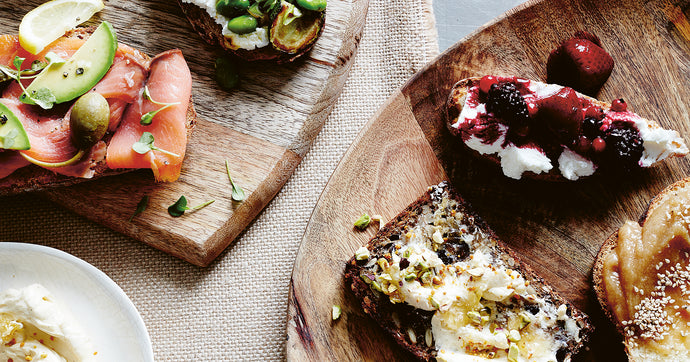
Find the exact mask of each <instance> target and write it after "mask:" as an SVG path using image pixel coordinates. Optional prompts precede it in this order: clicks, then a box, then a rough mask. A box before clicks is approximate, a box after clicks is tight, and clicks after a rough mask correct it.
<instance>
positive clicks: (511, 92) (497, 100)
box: [486, 82, 529, 125]
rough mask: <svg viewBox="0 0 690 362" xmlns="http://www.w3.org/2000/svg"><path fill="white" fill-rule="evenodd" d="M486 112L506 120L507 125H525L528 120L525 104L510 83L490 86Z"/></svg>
mask: <svg viewBox="0 0 690 362" xmlns="http://www.w3.org/2000/svg"><path fill="white" fill-rule="evenodd" d="M486 110H487V111H489V112H492V113H493V114H494V115H495V116H497V117H499V118H502V119H504V120H506V121H507V123H508V125H513V124H515V125H521V124H525V123H526V122H527V119H528V118H529V111H528V110H527V103H525V99H524V98H522V95H521V94H520V92H519V91H518V90H517V88H516V87H515V84H514V83H511V82H506V83H500V84H499V83H496V84H493V85H491V89H489V95H488V98H487V101H486Z"/></svg>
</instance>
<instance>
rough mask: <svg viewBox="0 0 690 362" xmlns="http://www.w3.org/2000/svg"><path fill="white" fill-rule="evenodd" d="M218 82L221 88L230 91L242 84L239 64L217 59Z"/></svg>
mask: <svg viewBox="0 0 690 362" xmlns="http://www.w3.org/2000/svg"><path fill="white" fill-rule="evenodd" d="M216 82H218V85H219V86H221V88H223V89H225V90H230V89H232V88H235V87H237V85H238V84H239V83H240V74H239V70H238V69H237V64H235V63H234V62H232V61H231V60H230V59H228V58H218V59H216Z"/></svg>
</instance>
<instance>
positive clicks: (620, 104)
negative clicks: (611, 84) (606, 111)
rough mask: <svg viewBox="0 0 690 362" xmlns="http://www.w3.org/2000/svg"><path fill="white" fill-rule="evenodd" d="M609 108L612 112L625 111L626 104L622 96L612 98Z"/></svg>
mask: <svg viewBox="0 0 690 362" xmlns="http://www.w3.org/2000/svg"><path fill="white" fill-rule="evenodd" d="M611 110H612V111H614V112H625V111H627V110H628V104H627V103H625V100H623V98H618V99H614V100H613V102H611Z"/></svg>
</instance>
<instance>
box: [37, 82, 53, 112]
mask: <svg viewBox="0 0 690 362" xmlns="http://www.w3.org/2000/svg"><path fill="white" fill-rule="evenodd" d="M31 99H33V101H34V103H36V104H37V105H38V106H40V107H41V108H43V109H51V108H53V105H55V102H57V99H56V98H55V95H54V94H53V92H52V91H51V90H50V89H48V88H46V87H43V88H40V89H38V90H36V94H34V95H33V96H31Z"/></svg>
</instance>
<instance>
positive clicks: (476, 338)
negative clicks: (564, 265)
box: [355, 188, 582, 361]
mask: <svg viewBox="0 0 690 362" xmlns="http://www.w3.org/2000/svg"><path fill="white" fill-rule="evenodd" d="M433 190H434V191H436V192H432V200H433V203H432V204H431V205H425V206H424V207H423V209H422V210H421V212H420V213H419V215H418V216H417V218H418V219H417V221H416V222H415V223H414V224H413V225H410V226H409V227H406V228H405V230H404V232H403V233H402V234H401V235H399V236H396V237H391V238H389V240H390V243H389V244H387V245H386V246H385V247H383V248H382V249H377V250H372V251H371V253H370V255H367V257H366V258H364V257H361V256H362V255H363V254H364V253H363V251H362V250H358V251H357V256H356V258H355V259H356V260H357V263H359V264H360V265H363V266H364V267H363V268H362V271H361V273H360V277H361V278H362V280H364V281H365V283H367V284H368V285H369V287H370V288H371V289H372V290H373V291H375V292H378V293H383V294H385V295H386V296H388V299H389V300H390V302H391V303H394V304H395V303H407V304H409V305H411V306H414V307H415V308H417V309H421V310H425V311H432V312H434V314H433V317H432V318H431V328H430V331H431V332H430V335H429V336H428V338H427V336H425V338H424V339H425V341H428V343H427V345H429V346H430V347H431V346H432V344H433V346H434V348H435V350H436V352H437V355H436V358H437V359H438V360H439V361H456V360H466V358H467V357H468V356H472V357H481V358H482V359H483V358H487V359H488V358H500V359H503V360H508V361H527V360H529V361H556V360H559V361H560V360H562V356H561V357H560V358H559V357H558V356H559V354H562V353H563V352H562V351H561V350H562V349H563V350H565V349H567V348H568V345H569V344H570V343H576V342H579V341H580V340H581V336H580V330H581V328H582V326H581V325H580V324H578V321H576V320H575V319H574V318H572V317H571V311H570V310H569V309H568V307H567V306H566V305H565V304H556V303H554V302H553V301H552V300H551V299H549V296H543V295H540V294H539V292H537V290H536V289H535V288H534V287H532V286H531V285H530V283H529V281H527V280H526V279H525V278H524V276H523V275H522V273H521V272H520V271H518V270H517V269H518V268H519V263H518V262H517V261H516V260H515V259H513V258H512V257H510V256H508V255H507V254H505V255H501V254H499V253H498V252H497V250H496V247H497V243H496V241H495V240H494V239H492V238H491V237H490V236H489V235H488V234H487V233H486V232H485V231H484V230H482V229H481V228H480V227H478V226H477V225H476V223H475V220H474V218H473V217H472V216H468V215H466V214H464V213H463V212H462V211H461V210H460V206H459V204H458V202H457V201H456V200H454V199H452V198H450V197H449V195H448V192H447V191H445V190H443V189H441V188H435V189H433ZM428 333H429V332H427V334H428ZM416 338H417V336H415V341H412V340H411V337H410V340H411V341H412V342H413V343H416Z"/></svg>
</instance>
